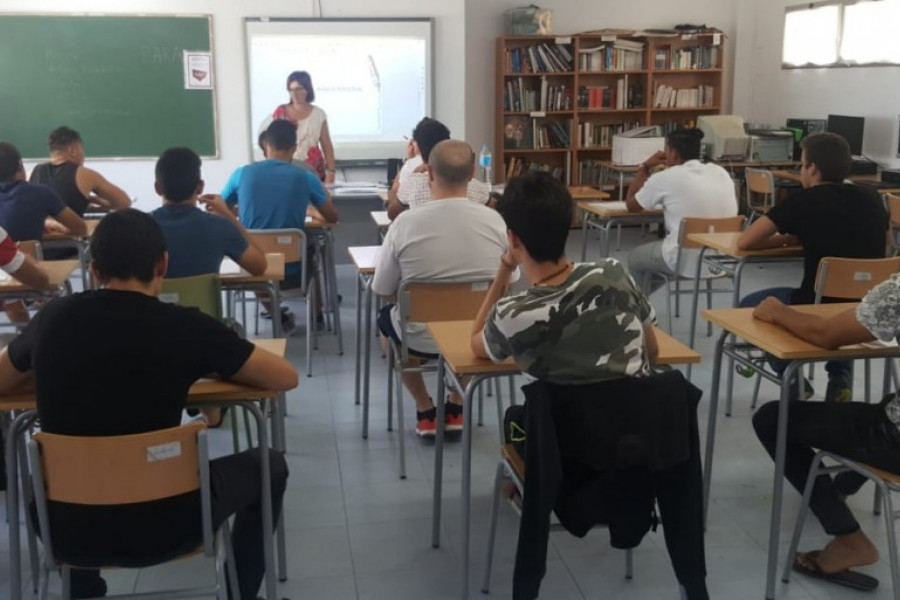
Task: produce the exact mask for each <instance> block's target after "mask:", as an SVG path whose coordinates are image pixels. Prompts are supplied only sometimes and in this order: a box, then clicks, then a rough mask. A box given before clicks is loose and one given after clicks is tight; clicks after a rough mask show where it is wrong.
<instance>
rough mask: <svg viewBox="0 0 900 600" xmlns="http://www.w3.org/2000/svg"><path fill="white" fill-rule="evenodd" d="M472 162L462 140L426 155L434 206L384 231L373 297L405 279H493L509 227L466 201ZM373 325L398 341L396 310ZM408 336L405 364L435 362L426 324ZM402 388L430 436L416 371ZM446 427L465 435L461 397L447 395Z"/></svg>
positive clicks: (429, 406) (431, 415) (429, 416)
mask: <svg viewBox="0 0 900 600" xmlns="http://www.w3.org/2000/svg"><path fill="white" fill-rule="evenodd" d="M474 163H475V161H474V154H473V153H472V149H471V148H470V147H469V145H468V144H466V143H465V142H461V141H457V140H446V141H443V142H441V143H439V144H438V145H436V146H435V147H434V149H433V150H432V151H431V153H430V156H429V158H428V165H429V176H430V177H431V194H432V198H433V200H432V201H430V202H428V203H426V204H424V205H422V206H421V207H419V208H416V209H415V210H409V211H406V212H404V213H402V214H401V215H400V216H398V217H397V219H396V220H395V221H394V222H393V224H392V225H391V227H390V229H388V232H387V235H386V236H385V238H384V242H383V243H382V246H381V251H380V252H379V253H378V260H377V263H376V265H375V277H374V279H373V280H372V290H374V292H375V293H376V294H378V295H379V296H384V297H386V298H388V300H389V302H393V301H394V297H395V296H396V294H397V290H398V289H399V287H400V283H401V282H402V281H406V280H409V279H436V280H440V279H452V278H463V277H484V278H485V279H492V278H493V276H494V273H495V271H496V269H497V262H498V261H499V260H500V257H501V256H503V253H504V252H505V251H506V225H505V224H504V222H503V219H502V218H501V217H500V215H499V214H498V213H497V212H496V211H495V210H492V209H490V208H487V207H485V206H482V205H480V204H476V203H475V202H471V201H470V200H468V199H467V198H466V185H467V183H468V181H469V179H471V178H472V172H473V170H474V167H475V164H474ZM472 316H473V317H474V316H475V315H472ZM378 326H379V329H380V330H381V333H382V336H383V338H388V337H390V338H391V339H393V340H394V341H396V342H398V343H399V340H400V336H399V334H398V332H399V331H400V329H399V317H398V311H397V308H396V307H395V306H392V305H388V306H386V307H385V308H384V309H382V311H381V313H380V314H379V316H378ZM406 332H407V342H408V344H409V348H410V354H411V357H410V366H415V365H418V364H420V363H421V361H422V359H436V358H437V348H436V347H435V345H434V341H433V340H432V339H431V337H430V336H429V335H428V332H427V331H426V330H425V326H424V324H416V323H412V324H410V325H409V326H408V327H407V330H406ZM403 384H404V385H405V386H406V389H407V390H409V392H410V394H411V395H412V396H413V398H414V399H415V401H416V413H417V415H416V416H417V425H416V432H417V433H418V434H419V435H420V436H423V437H424V436H434V434H435V430H436V426H437V425H436V409H435V405H434V401H433V400H432V399H431V398H430V397H429V395H428V389H427V388H426V387H425V382H424V380H423V379H422V375H421V373H407V374H405V375H403ZM436 400H438V401H443V398H439V399H436ZM446 428H447V430H448V431H454V430H455V431H458V430H460V429H462V398H460V397H459V396H458V395H452V396H451V399H450V403H448V404H447V410H446Z"/></svg>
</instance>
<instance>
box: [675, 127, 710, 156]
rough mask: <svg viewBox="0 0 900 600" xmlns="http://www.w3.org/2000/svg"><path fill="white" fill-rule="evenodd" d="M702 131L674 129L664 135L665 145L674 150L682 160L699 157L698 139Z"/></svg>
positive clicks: (701, 135) (701, 137)
mask: <svg viewBox="0 0 900 600" xmlns="http://www.w3.org/2000/svg"><path fill="white" fill-rule="evenodd" d="M702 139H703V132H702V131H700V130H699V129H676V130H674V131H670V132H669V133H668V134H667V135H666V145H667V146H669V148H670V149H672V150H674V151H675V152H676V153H677V154H678V156H679V158H681V160H682V161H689V160H698V159H699V158H700V140H702Z"/></svg>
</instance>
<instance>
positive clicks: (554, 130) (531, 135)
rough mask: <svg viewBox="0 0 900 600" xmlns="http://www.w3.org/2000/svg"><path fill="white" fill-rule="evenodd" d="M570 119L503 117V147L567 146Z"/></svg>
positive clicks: (540, 147)
mask: <svg viewBox="0 0 900 600" xmlns="http://www.w3.org/2000/svg"><path fill="white" fill-rule="evenodd" d="M571 131H572V121H571V120H566V121H551V120H546V119H538V118H529V117H517V116H510V117H505V118H504V120H503V147H504V148H506V149H521V150H542V149H545V148H568V147H569V146H570V144H571V141H572V138H571V134H570V132H571Z"/></svg>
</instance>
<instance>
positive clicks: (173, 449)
mask: <svg viewBox="0 0 900 600" xmlns="http://www.w3.org/2000/svg"><path fill="white" fill-rule="evenodd" d="M178 456H181V442H169V443H168V444H160V445H158V446H147V462H157V461H160V460H169V459H170V458H176V457H178Z"/></svg>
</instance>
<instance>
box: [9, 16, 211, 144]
mask: <svg viewBox="0 0 900 600" xmlns="http://www.w3.org/2000/svg"><path fill="white" fill-rule="evenodd" d="M210 24H211V23H210V17H207V16H200V17H169V16H61V15H0V140H5V141H9V142H12V143H13V144H15V145H16V146H17V147H18V148H19V150H20V151H21V152H22V155H23V156H24V157H26V158H41V157H45V156H46V155H47V146H46V140H47V134H48V133H49V132H50V131H51V130H52V129H54V128H56V127H58V126H60V125H68V126H69V127H72V128H74V129H77V130H78V131H79V132H80V133H81V136H82V138H83V139H84V143H85V148H86V151H87V154H88V156H90V157H91V158H104V157H115V158H119V157H123V158H125V157H128V158H130V157H134V158H140V157H156V156H158V155H159V154H160V153H161V152H162V151H163V150H165V149H166V148H168V147H170V146H188V147H190V148H193V149H194V150H195V151H196V152H197V153H199V154H200V155H202V156H217V155H218V146H217V143H216V114H215V96H214V92H213V90H211V89H199V90H198V89H185V75H184V60H183V53H184V51H185V50H187V51H200V52H203V51H211V49H212V48H211V35H210ZM210 77H212V74H210Z"/></svg>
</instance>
